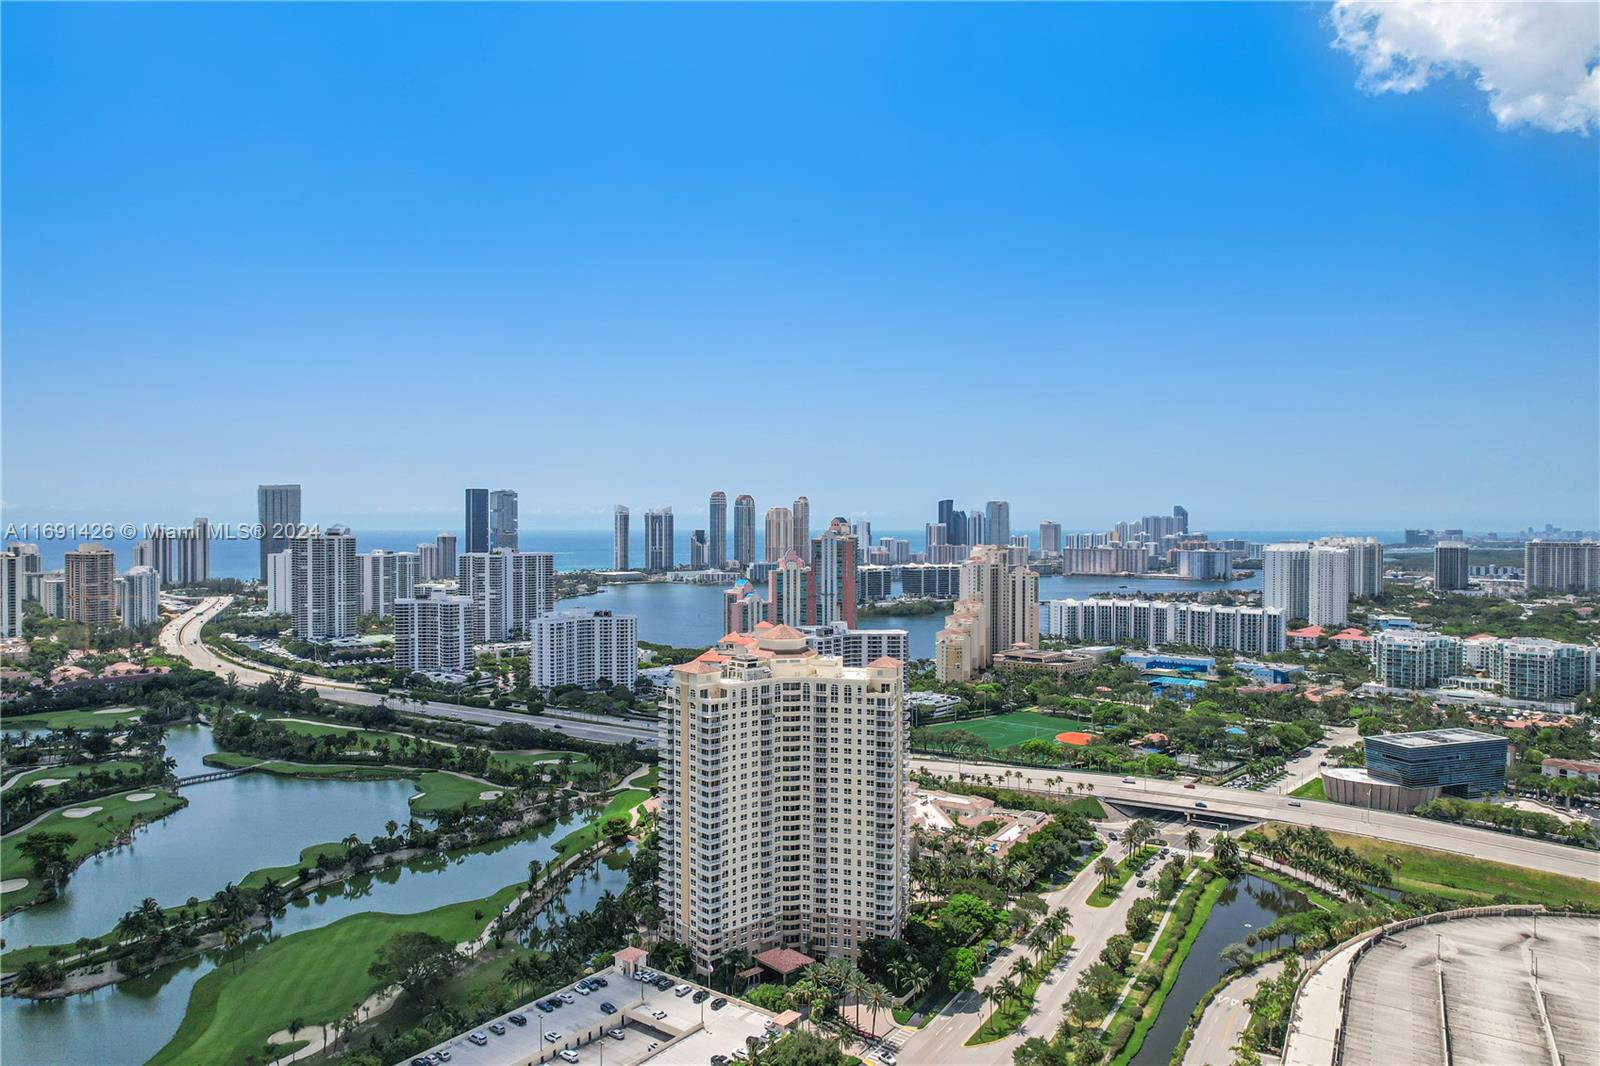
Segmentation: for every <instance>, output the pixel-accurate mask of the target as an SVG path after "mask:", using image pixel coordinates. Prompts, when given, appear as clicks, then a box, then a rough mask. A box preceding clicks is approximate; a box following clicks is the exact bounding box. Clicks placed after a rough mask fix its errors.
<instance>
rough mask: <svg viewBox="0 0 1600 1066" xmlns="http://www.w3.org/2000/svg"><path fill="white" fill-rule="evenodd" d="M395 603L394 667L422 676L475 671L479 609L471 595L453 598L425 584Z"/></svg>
mask: <svg viewBox="0 0 1600 1066" xmlns="http://www.w3.org/2000/svg"><path fill="white" fill-rule="evenodd" d="M412 591H413V595H410V596H403V597H400V598H398V599H396V600H395V601H394V666H395V669H397V670H406V671H412V672H418V673H429V674H431V673H443V674H465V673H466V672H467V671H468V670H470V669H471V668H472V662H473V660H472V643H473V642H472V633H473V631H474V629H481V628H482V623H481V621H479V622H476V623H475V620H474V617H473V615H474V613H475V612H477V611H478V610H479V608H478V607H477V605H476V604H474V603H473V602H472V599H471V597H468V596H452V595H449V594H448V593H446V592H445V591H444V590H443V588H442V587H441V586H439V585H435V584H432V583H430V582H423V583H422V584H419V585H417V586H416V587H415V588H414V589H413V590H412Z"/></svg>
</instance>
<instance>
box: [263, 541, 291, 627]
mask: <svg viewBox="0 0 1600 1066" xmlns="http://www.w3.org/2000/svg"><path fill="white" fill-rule="evenodd" d="M289 554H290V553H289V552H288V551H281V552H273V553H272V554H271V555H269V556H267V613H268V614H291V613H293V612H294V581H293V578H292V577H291V574H292V573H293V570H292V569H291V568H290V565H289Z"/></svg>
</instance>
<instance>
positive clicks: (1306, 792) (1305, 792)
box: [1289, 777, 1328, 800]
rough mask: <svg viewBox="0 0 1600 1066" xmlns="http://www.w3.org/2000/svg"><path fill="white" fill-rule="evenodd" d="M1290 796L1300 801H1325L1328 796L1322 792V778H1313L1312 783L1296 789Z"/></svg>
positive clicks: (1308, 782)
mask: <svg viewBox="0 0 1600 1066" xmlns="http://www.w3.org/2000/svg"><path fill="white" fill-rule="evenodd" d="M1289 795H1291V796H1294V797H1296V798H1298V799H1308V800H1325V799H1327V798H1328V797H1327V795H1326V794H1325V793H1324V792H1323V791H1322V778H1320V777H1313V778H1312V779H1311V780H1310V781H1307V782H1306V783H1305V784H1303V785H1301V786H1300V787H1299V788H1297V789H1295V790H1294V791H1293V792H1291V793H1289Z"/></svg>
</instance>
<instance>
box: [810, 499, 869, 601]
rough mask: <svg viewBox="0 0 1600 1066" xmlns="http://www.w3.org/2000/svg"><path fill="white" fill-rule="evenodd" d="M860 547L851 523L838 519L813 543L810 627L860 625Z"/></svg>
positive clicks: (814, 539) (813, 540) (813, 539)
mask: <svg viewBox="0 0 1600 1066" xmlns="http://www.w3.org/2000/svg"><path fill="white" fill-rule="evenodd" d="M856 548H857V543H856V539H855V537H854V535H852V533H851V532H850V524H849V523H848V522H846V521H845V520H844V519H843V518H835V519H834V520H833V521H832V522H830V523H829V524H828V528H827V529H826V530H825V531H824V532H823V533H822V534H821V535H819V536H817V537H813V538H812V540H811V600H810V602H809V605H808V607H807V610H806V624H807V625H814V626H826V625H832V624H833V623H835V622H844V623H846V624H847V625H850V626H854V625H855V624H856Z"/></svg>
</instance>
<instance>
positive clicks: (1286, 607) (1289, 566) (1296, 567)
mask: <svg viewBox="0 0 1600 1066" xmlns="http://www.w3.org/2000/svg"><path fill="white" fill-rule="evenodd" d="M1261 559H1262V575H1261V604H1262V606H1264V607H1277V608H1279V609H1280V610H1282V611H1283V613H1284V617H1285V618H1288V619H1290V620H1294V619H1298V618H1310V617H1311V545H1309V544H1305V543H1301V542H1287V543H1283V544H1268V545H1267V546H1266V547H1265V548H1263V549H1262V552H1261Z"/></svg>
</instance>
